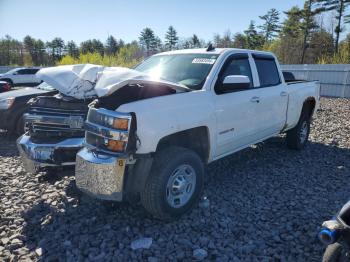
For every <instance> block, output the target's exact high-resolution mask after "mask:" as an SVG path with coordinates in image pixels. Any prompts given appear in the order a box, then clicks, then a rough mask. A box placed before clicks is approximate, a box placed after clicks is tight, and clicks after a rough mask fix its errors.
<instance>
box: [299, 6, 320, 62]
mask: <svg viewBox="0 0 350 262" xmlns="http://www.w3.org/2000/svg"><path fill="white" fill-rule="evenodd" d="M315 4H316V0H306V1H305V3H304V9H303V10H302V16H303V20H304V21H303V29H304V39H303V52H302V55H301V60H300V63H301V64H303V63H304V59H305V54H306V49H307V48H308V42H309V41H310V35H311V33H312V30H314V29H316V28H317V27H318V26H317V24H316V22H315V16H316V15H317V14H318V13H319V12H320V10H319V9H315V8H314V6H315Z"/></svg>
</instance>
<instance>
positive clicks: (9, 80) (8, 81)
mask: <svg viewBox="0 0 350 262" xmlns="http://www.w3.org/2000/svg"><path fill="white" fill-rule="evenodd" d="M1 81H5V82H7V83H8V84H9V85H10V88H12V87H13V82H12V80H11V79H8V78H6V79H1Z"/></svg>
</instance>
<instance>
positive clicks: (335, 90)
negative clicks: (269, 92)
mask: <svg viewBox="0 0 350 262" xmlns="http://www.w3.org/2000/svg"><path fill="white" fill-rule="evenodd" d="M13 68H16V67H15V66H0V73H4V72H7V71H9V70H11V69H13ZM282 69H283V70H286V71H290V72H292V73H293V74H294V75H295V77H296V79H300V80H318V81H320V83H321V95H322V96H331V97H347V98H350V64H346V65H282Z"/></svg>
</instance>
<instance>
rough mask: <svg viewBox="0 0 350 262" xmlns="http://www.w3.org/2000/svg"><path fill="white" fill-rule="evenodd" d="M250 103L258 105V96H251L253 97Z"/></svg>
mask: <svg viewBox="0 0 350 262" xmlns="http://www.w3.org/2000/svg"><path fill="white" fill-rule="evenodd" d="M250 102H252V103H259V102H260V97H258V96H253V97H252V98H251V99H250Z"/></svg>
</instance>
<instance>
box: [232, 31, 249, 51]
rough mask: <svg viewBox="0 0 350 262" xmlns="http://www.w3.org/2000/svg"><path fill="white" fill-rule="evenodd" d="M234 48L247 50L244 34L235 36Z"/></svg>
mask: <svg viewBox="0 0 350 262" xmlns="http://www.w3.org/2000/svg"><path fill="white" fill-rule="evenodd" d="M232 46H233V47H234V48H241V49H244V48H247V38H246V36H245V35H244V34H241V33H237V34H235V35H234V36H233V44H232Z"/></svg>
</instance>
